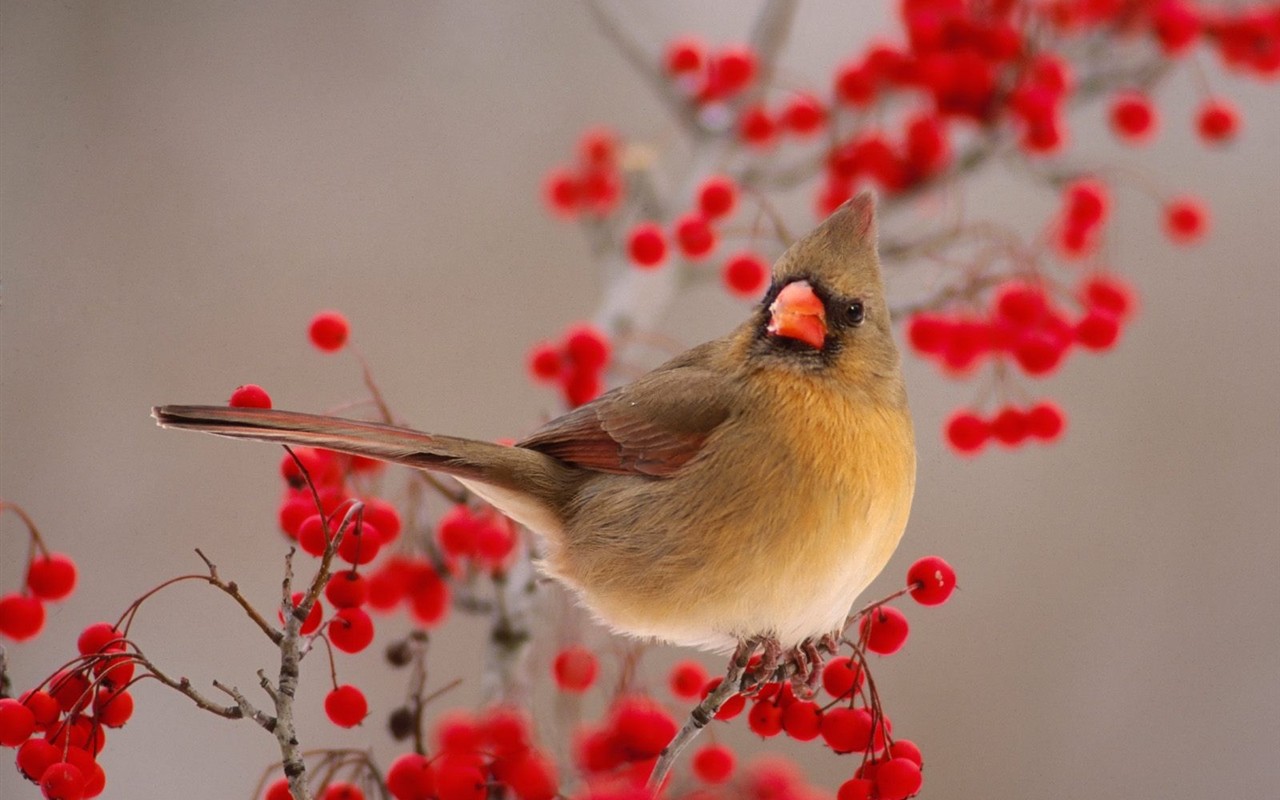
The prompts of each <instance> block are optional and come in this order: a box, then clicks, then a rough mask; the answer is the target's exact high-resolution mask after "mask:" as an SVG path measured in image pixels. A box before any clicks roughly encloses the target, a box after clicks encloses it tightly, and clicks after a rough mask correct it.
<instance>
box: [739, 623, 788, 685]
mask: <svg viewBox="0 0 1280 800" xmlns="http://www.w3.org/2000/svg"><path fill="white" fill-rule="evenodd" d="M749 643H750V647H751V650H752V651H754V650H755V649H756V648H759V649H760V662H759V663H758V664H756V665H755V667H754V668H752V669H749V670H747V671H745V672H743V674H742V684H741V685H740V686H739V688H740V689H741V691H743V692H746V691H748V690H749V689H752V688H755V687H756V686H759V685H760V684H762V683H764V682H766V681H768V680H771V679H772V678H773V676H774V673H776V672H777V671H778V665H779V664H780V663H781V662H782V645H781V644H780V643H779V642H778V637H776V636H757V637H755V638H753V639H750V640H749ZM739 648H741V645H740V646H739Z"/></svg>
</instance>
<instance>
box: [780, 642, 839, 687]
mask: <svg viewBox="0 0 1280 800" xmlns="http://www.w3.org/2000/svg"><path fill="white" fill-rule="evenodd" d="M823 649H826V642H825V637H823V639H819V640H818V641H814V640H813V639H805V640H804V641H803V642H801V643H800V644H798V645H796V646H795V647H794V648H793V649H792V650H791V651H790V652H789V653H788V654H787V659H788V661H789V663H790V664H791V668H792V670H791V689H792V691H794V692H795V694H796V696H797V697H800V698H803V699H808V698H810V697H813V695H814V694H816V693H817V691H818V681H820V680H821V679H822V667H823V665H824V663H825V661H826V659H825V658H823V655H822V650H823ZM831 652H834V650H832V651H831Z"/></svg>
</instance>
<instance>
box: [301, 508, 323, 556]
mask: <svg viewBox="0 0 1280 800" xmlns="http://www.w3.org/2000/svg"><path fill="white" fill-rule="evenodd" d="M328 543H329V537H328V536H326V535H325V530H324V518H323V517H321V516H320V515H319V514H312V515H311V516H309V517H307V518H306V519H304V520H302V524H301V525H299V526H298V547H301V548H302V552H304V553H309V554H311V555H313V556H321V555H324V549H325V547H326V546H328Z"/></svg>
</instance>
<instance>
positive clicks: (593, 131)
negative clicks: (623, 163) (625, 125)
mask: <svg viewBox="0 0 1280 800" xmlns="http://www.w3.org/2000/svg"><path fill="white" fill-rule="evenodd" d="M617 154H618V135H617V134H616V133H614V132H613V131H611V130H610V129H608V128H604V127H600V128H590V129H588V130H587V131H584V132H583V134H582V138H581V139H579V140H578V158H579V159H580V160H581V161H582V163H583V164H586V165H587V166H589V167H597V168H599V167H609V166H610V165H612V164H613V162H614V161H615V160H616V158H617Z"/></svg>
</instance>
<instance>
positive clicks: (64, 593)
mask: <svg viewBox="0 0 1280 800" xmlns="http://www.w3.org/2000/svg"><path fill="white" fill-rule="evenodd" d="M4 510H11V511H13V512H14V513H15V514H16V515H17V516H18V517H19V518H21V519H22V521H23V523H24V524H25V525H26V527H27V535H28V537H29V538H30V540H31V546H30V547H29V548H28V551H27V552H28V555H27V571H26V581H25V582H24V584H23V587H22V589H21V591H17V592H10V593H8V594H5V595H0V637H3V638H7V639H12V640H13V641H15V642H25V641H27V640H29V639H34V638H35V637H36V636H38V635H39V634H40V631H42V630H43V629H44V619H45V611H44V604H45V603H60V602H62V601H63V600H66V599H67V598H68V597H70V596H71V594H72V592H74V591H75V588H76V579H77V575H78V571H77V570H76V562H74V561H72V560H71V557H70V556H68V555H66V554H65V553H55V552H53V551H51V550H49V549H48V548H47V547H46V546H45V543H44V539H43V538H42V537H41V536H40V532H39V530H37V529H36V526H35V522H34V521H33V520H32V519H31V517H30V516H28V514H27V512H26V511H24V510H22V508H20V507H19V506H17V505H14V504H13V503H7V502H3V501H0V511H4Z"/></svg>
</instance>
